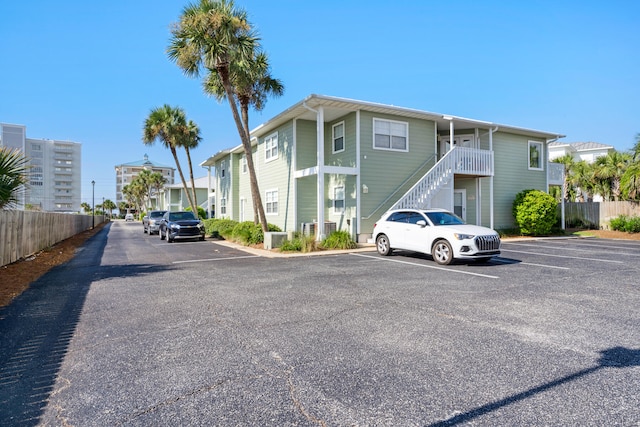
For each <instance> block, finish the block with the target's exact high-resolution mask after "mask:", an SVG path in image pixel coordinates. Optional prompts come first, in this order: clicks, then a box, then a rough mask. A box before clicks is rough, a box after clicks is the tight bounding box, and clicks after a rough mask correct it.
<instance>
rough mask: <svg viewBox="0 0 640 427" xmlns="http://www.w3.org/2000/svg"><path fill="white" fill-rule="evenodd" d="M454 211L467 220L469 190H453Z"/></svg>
mask: <svg viewBox="0 0 640 427" xmlns="http://www.w3.org/2000/svg"><path fill="white" fill-rule="evenodd" d="M453 213H454V214H456V215H458V216H459V217H460V218H462V219H463V220H465V222H466V221H467V190H465V189H462V190H453Z"/></svg>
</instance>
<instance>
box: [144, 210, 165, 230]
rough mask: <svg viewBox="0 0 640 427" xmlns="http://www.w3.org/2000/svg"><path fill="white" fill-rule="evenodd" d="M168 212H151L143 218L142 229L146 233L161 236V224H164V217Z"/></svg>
mask: <svg viewBox="0 0 640 427" xmlns="http://www.w3.org/2000/svg"><path fill="white" fill-rule="evenodd" d="M166 212H167V211H151V212H149V213H148V214H147V215H145V216H144V217H143V218H142V229H143V231H144V232H145V233H149V235H152V234H159V233H160V223H161V222H162V216H163V215H164V214H165V213H166Z"/></svg>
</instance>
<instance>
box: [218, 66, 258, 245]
mask: <svg viewBox="0 0 640 427" xmlns="http://www.w3.org/2000/svg"><path fill="white" fill-rule="evenodd" d="M217 71H218V73H219V74H220V80H222V85H223V86H224V90H225V92H226V93H227V101H229V106H230V108H231V114H232V115H233V120H234V121H235V122H236V127H237V128H238V133H239V134H240V139H241V140H242V147H243V148H244V153H245V156H246V157H247V168H248V169H249V181H250V183H251V196H252V198H253V200H254V206H256V207H257V208H258V217H259V218H260V223H261V225H262V232H263V233H266V232H267V231H269V229H268V226H267V220H266V216H265V213H264V206H263V205H262V197H260V189H259V187H258V178H257V176H256V170H255V168H254V165H253V156H252V155H251V154H252V153H251V140H250V137H249V132H248V131H246V130H245V127H244V125H243V123H242V119H241V118H240V114H239V113H238V106H237V105H236V97H235V95H234V93H233V89H232V87H231V82H230V81H229V70H228V68H225V67H224V66H222V67H219V68H218V69H217Z"/></svg>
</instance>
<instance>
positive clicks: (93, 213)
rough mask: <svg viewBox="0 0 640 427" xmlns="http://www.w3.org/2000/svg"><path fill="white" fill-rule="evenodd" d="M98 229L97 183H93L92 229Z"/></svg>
mask: <svg viewBox="0 0 640 427" xmlns="http://www.w3.org/2000/svg"><path fill="white" fill-rule="evenodd" d="M95 227H96V182H95V181H91V228H95Z"/></svg>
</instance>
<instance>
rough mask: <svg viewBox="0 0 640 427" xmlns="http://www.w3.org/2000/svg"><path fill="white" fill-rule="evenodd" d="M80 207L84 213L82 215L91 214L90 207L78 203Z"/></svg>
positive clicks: (87, 204)
mask: <svg viewBox="0 0 640 427" xmlns="http://www.w3.org/2000/svg"><path fill="white" fill-rule="evenodd" d="M80 207H81V208H82V210H83V211H84V213H87V214H88V213H91V205H90V204H89V203H87V202H82V203H80Z"/></svg>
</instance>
